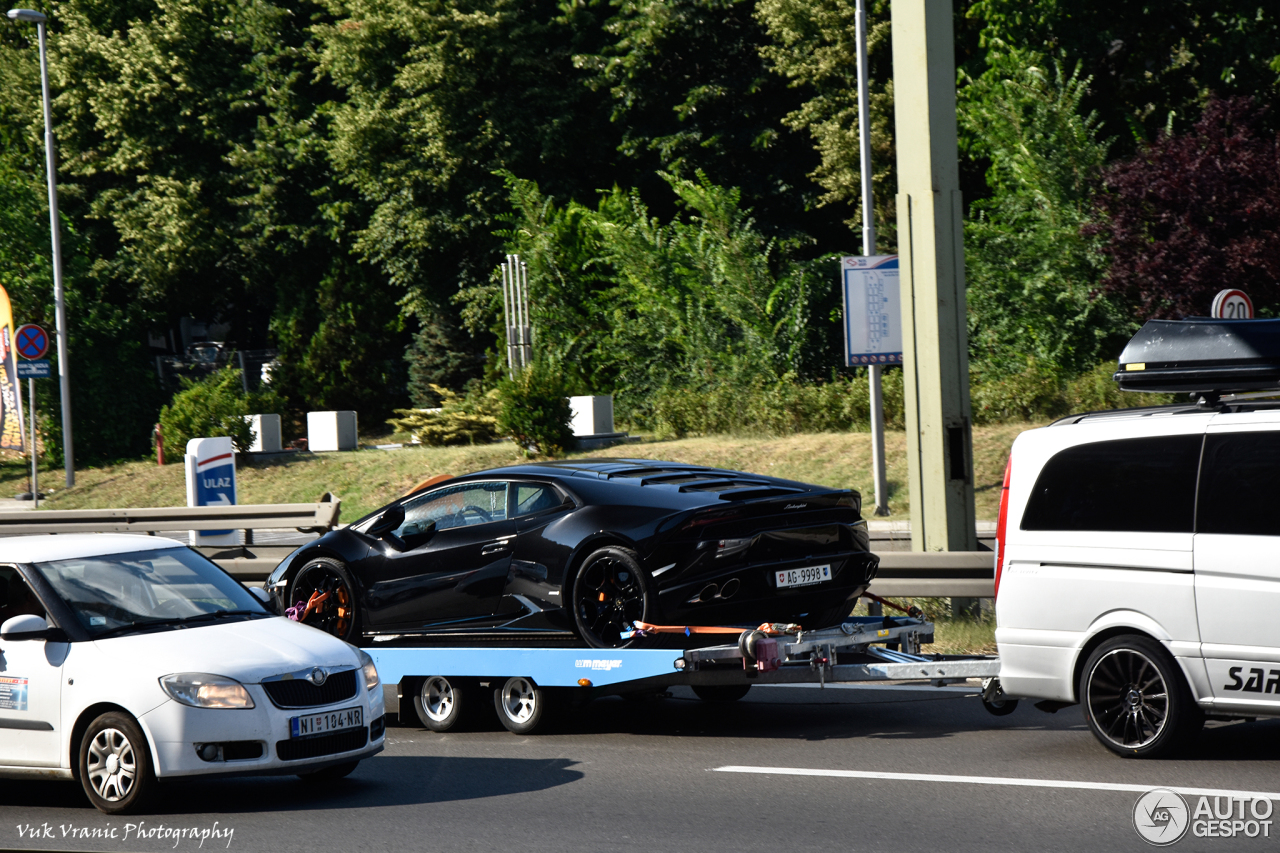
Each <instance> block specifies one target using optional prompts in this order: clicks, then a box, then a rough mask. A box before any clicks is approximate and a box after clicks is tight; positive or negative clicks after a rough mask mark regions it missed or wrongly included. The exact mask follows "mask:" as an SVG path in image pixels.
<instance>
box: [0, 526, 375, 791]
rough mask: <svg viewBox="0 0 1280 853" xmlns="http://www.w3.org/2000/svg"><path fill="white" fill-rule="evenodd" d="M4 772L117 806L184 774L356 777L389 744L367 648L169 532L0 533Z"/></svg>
mask: <svg viewBox="0 0 1280 853" xmlns="http://www.w3.org/2000/svg"><path fill="white" fill-rule="evenodd" d="M0 601H3V606H0V641H2V642H3V643H4V648H3V652H2V654H0V777H7V778H40V779H47V778H51V777H52V778H63V779H77V780H79V782H80V783H81V785H82V786H83V788H84V791H85V793H86V794H87V795H88V797H89V800H90V801H91V802H92V803H93V804H94V806H96V807H97V808H98V809H100V810H101V811H103V812H106V813H108V814H117V813H128V812H135V811H138V810H139V809H141V808H143V807H144V806H145V804H146V801H147V799H148V798H149V795H150V794H151V792H152V790H153V788H154V787H155V784H156V782H157V781H164V780H166V779H173V778H178V777H184V776H211V775H246V774H255V775H256V774H297V775H299V776H302V777H304V778H309V779H314V780H323V779H334V778H338V777H341V776H345V775H346V774H348V773H350V772H351V771H352V770H354V769H355V767H356V764H357V763H358V762H359V761H361V760H362V759H364V758H367V757H369V756H371V755H374V754H375V753H377V752H379V751H381V750H382V745H383V727H384V713H383V698H382V689H381V687H380V686H379V683H378V674H377V670H376V668H375V667H374V664H373V661H372V660H371V659H370V658H369V656H368V655H367V654H365V653H364V652H362V651H360V650H359V649H356V648H354V647H353V646H350V645H348V644H346V643H344V642H341V641H340V640H337V639H336V638H334V637H332V636H329V635H328V634H325V633H323V632H321V631H316V630H314V629H312V628H309V627H307V626H305V625H299V624H297V623H296V622H291V621H289V620H287V619H281V618H279V617H277V616H275V615H273V614H272V613H271V612H269V611H268V610H267V608H265V607H264V606H263V602H262V601H261V600H260V599H259V598H258V597H256V596H255V595H253V594H251V593H250V591H249V590H247V589H245V588H244V587H243V586H241V585H240V584H239V583H238V582H237V581H236V580H235V579H233V578H232V577H230V576H229V575H227V574H226V573H225V572H224V571H222V569H220V568H218V567H217V566H216V565H214V564H213V563H211V562H210V561H208V560H207V559H205V558H204V557H202V556H201V555H200V554H198V553H196V552H195V551H192V550H191V549H190V548H187V547H185V546H183V545H182V544H180V543H178V542H175V541H173V540H170V539H162V538H159V537H151V536H135V535H121V534H108V533H102V534H72V535H60V536H23V537H12V538H6V539H0Z"/></svg>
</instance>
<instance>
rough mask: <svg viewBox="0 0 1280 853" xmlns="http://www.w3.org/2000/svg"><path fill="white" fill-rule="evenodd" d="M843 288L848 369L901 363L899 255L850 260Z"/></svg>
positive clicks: (842, 267) (844, 271) (842, 265)
mask: <svg viewBox="0 0 1280 853" xmlns="http://www.w3.org/2000/svg"><path fill="white" fill-rule="evenodd" d="M840 271H841V279H842V284H843V287H844V346H845V356H844V363H845V364H846V365H847V366H849V367H855V366H861V365H871V364H901V363H902V308H901V302H900V299H899V294H898V256H897V255H872V256H870V257H857V256H854V257H847V258H843V259H841V262H840Z"/></svg>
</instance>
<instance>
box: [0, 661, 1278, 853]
mask: <svg viewBox="0 0 1280 853" xmlns="http://www.w3.org/2000/svg"><path fill="white" fill-rule="evenodd" d="M729 767H735V768H740V769H738V770H732V771H730V770H724V769H720V768H729ZM780 770H782V771H786V772H785V773H780V772H779V771H780ZM1277 770H1280V721H1259V722H1256V723H1232V724H1221V723H1211V724H1210V727H1209V728H1208V729H1206V731H1205V733H1204V734H1203V736H1202V737H1201V739H1200V741H1199V744H1198V745H1197V747H1196V748H1195V750H1194V751H1193V752H1191V753H1189V754H1188V755H1186V756H1185V757H1183V758H1181V759H1179V760H1170V761H1132V760H1124V759H1120V758H1117V757H1115V756H1112V755H1111V754H1110V753H1108V752H1106V751H1104V750H1103V748H1102V747H1101V746H1100V745H1099V744H1098V743H1097V742H1096V741H1094V739H1093V737H1092V735H1090V734H1089V732H1088V731H1087V730H1086V729H1085V727H1084V725H1083V722H1082V721H1081V718H1080V714H1079V711H1078V709H1075V708H1069V709H1066V710H1065V711H1061V712H1059V713H1058V714H1056V715H1048V714H1044V713H1042V712H1040V711H1037V710H1035V709H1034V708H1031V707H1028V706H1026V705H1023V706H1020V707H1019V708H1018V709H1017V710H1016V711H1015V712H1014V713H1013V714H1011V715H1009V716H1006V717H993V716H991V715H989V714H987V713H986V711H984V710H983V708H982V706H981V704H980V703H979V701H978V700H977V699H976V698H974V695H973V694H971V693H966V692H965V691H963V690H960V689H955V688H947V689H943V690H935V689H932V688H923V687H922V688H914V689H907V690H903V689H894V688H889V687H884V686H878V687H868V688H827V689H825V690H819V689H818V688H816V687H763V688H762V687H756V688H755V689H753V690H752V692H751V694H750V695H748V696H747V698H746V699H744V700H742V701H740V702H736V703H731V704H718V705H717V704H709V703H704V702H700V701H698V700H696V699H695V698H693V696H692V694H691V693H688V692H686V691H684V690H683V689H682V688H681V689H677V690H676V691H675V695H674V696H673V697H672V698H669V699H664V700H657V701H653V702H629V701H625V700H622V699H616V698H612V699H606V700H601V701H598V702H596V703H595V704H593V705H591V706H590V707H588V708H587V709H584V710H582V711H579V712H577V714H576V716H575V717H573V718H572V720H571V722H570V723H569V724H568V725H567V726H565V727H564V728H563V730H562V731H561V732H560V733H558V734H549V735H539V736H532V737H517V736H515V735H512V734H509V733H507V732H506V731H505V730H503V729H501V728H500V727H499V726H498V724H497V722H496V719H491V720H487V721H481V724H480V725H478V726H475V727H473V728H472V729H471V730H469V731H464V732H458V733H449V734H447V735H435V734H431V733H429V732H427V731H425V730H423V729H421V728H417V727H398V728H392V729H390V730H389V737H388V746H387V749H386V751H385V752H384V753H382V754H381V755H379V756H377V757H375V758H373V759H371V760H369V761H366V762H365V763H363V764H361V766H360V767H359V768H358V769H357V770H356V772H355V773H354V774H353V775H352V776H351V777H349V778H348V779H346V780H343V781H341V782H338V783H329V784H328V785H326V786H324V787H313V786H309V785H307V784H305V783H302V782H300V781H298V780H295V779H292V778H251V779H239V780H218V781H203V782H186V783H181V784H173V785H170V786H168V787H167V788H166V789H165V790H164V792H163V794H162V795H161V796H160V798H159V801H158V802H157V803H156V804H155V808H154V810H153V812H154V813H153V814H150V815H146V816H141V817H131V818H108V817H106V816H104V815H102V814H99V813H98V812H96V811H94V810H93V809H92V808H91V807H90V806H89V805H88V803H87V802H86V801H85V799H84V797H83V795H82V794H81V792H80V790H79V787H78V786H76V785H73V784H70V783H58V782H38V783H35V782H14V781H0V847H4V848H10V847H12V848H29V849H45V850H55V849H56V850H113V851H152V850H155V851H160V850H171V849H178V850H192V849H214V850H217V849H228V848H229V849H232V850H241V851H258V850H261V851H273V853H276V852H277V851H278V853H285V851H307V853H315V851H329V850H334V851H356V850H397V851H398V850H405V851H427V853H434V851H441V853H446V852H447V853H455V851H471V850H476V851H536V850H547V851H579V850H581V851H592V852H593V853H595V851H615V850H616V851H685V850H689V851H699V853H702V851H705V853H719V851H725V853H742V852H743V851H768V853H776V851H799V850H894V851H906V850H921V851H923V850H928V851H953V850H981V851H984V853H985V851H992V850H1035V851H1040V850H1071V851H1081V850H1147V849H1150V847H1149V846H1148V845H1147V844H1146V843H1145V842H1144V841H1143V840H1142V839H1141V838H1140V837H1139V836H1138V834H1137V832H1136V831H1135V829H1134V826H1133V812H1134V806H1135V803H1136V801H1137V800H1138V798H1139V796H1140V795H1141V794H1140V792H1141V791H1143V790H1145V789H1146V788H1148V787H1150V788H1155V787H1161V786H1165V787H1178V788H1198V789H1213V790H1214V791H1218V790H1219V789H1221V790H1222V791H1241V790H1243V791H1261V792H1275V791H1280V772H1277ZM797 771H802V772H806V773H808V772H825V771H837V772H843V773H844V774H845V775H837V776H826V775H794V774H795V773H796V772H797ZM877 772H879V773H886V774H899V775H897V776H895V777H893V778H868V776H867V775H866V774H874V773H877ZM788 774H790V775H788ZM850 774H852V775H850ZM858 774H863V775H858ZM946 777H967V778H966V779H963V780H957V779H955V778H946ZM1011 780H1034V781H1033V782H1032V783H1030V784H1027V783H1024V784H1009V783H1010V781H1011ZM1063 782H1066V783H1071V784H1069V785H1067V786H1065V787H1045V786H1046V785H1053V784H1058V783H1063ZM1107 784H1110V785H1117V786H1122V787H1121V789H1120V790H1108V789H1105V788H1102V787H1100V785H1107ZM1123 786H1131V788H1124V787H1123ZM1273 799H1275V800H1280V793H1277V794H1275V795H1274V798H1273ZM1187 800H1188V802H1189V803H1190V804H1191V806H1192V807H1193V808H1194V807H1195V803H1196V798H1195V797H1194V796H1188V797H1187ZM1220 803H1221V805H1222V807H1223V808H1225V807H1227V805H1228V803H1227V801H1226V800H1221V801H1220ZM1246 816H1247V809H1246ZM1271 819H1272V820H1273V822H1274V825H1273V826H1272V827H1270V829H1271V830H1273V831H1271V833H1270V837H1267V838H1263V837H1257V838H1248V837H1244V836H1239V837H1236V838H1232V839H1224V838H1204V837H1201V838H1196V837H1193V836H1192V835H1191V834H1190V833H1188V835H1187V836H1186V837H1184V838H1183V839H1182V840H1181V841H1179V842H1177V843H1176V844H1175V845H1174V847H1173V849H1175V850H1209V851H1216V850H1234V849H1248V850H1264V849H1276V848H1277V847H1278V846H1280V810H1277V811H1276V813H1275V814H1274V815H1273V816H1272V818H1271ZM19 826H35V827H41V828H43V827H45V826H47V827H48V834H47V835H44V836H42V837H40V838H37V839H32V838H29V837H27V836H26V835H25V834H24V835H20V833H19ZM139 828H141V829H142V831H143V833H144V837H141V838H140V837H139V836H138V830H139ZM179 828H189V829H195V830H197V831H201V830H207V831H212V830H216V831H217V832H219V833H224V834H223V835H221V836H220V837H217V838H215V837H209V838H208V839H207V840H205V841H204V842H203V846H201V843H200V841H199V839H196V838H190V837H188V838H182V837H175V836H173V835H172V834H164V833H166V832H172V831H173V830H174V829H179ZM228 830H230V831H232V834H231V835H230V837H228V836H227V835H226V834H225V833H227V831H228ZM95 832H96V833H98V834H100V835H102V834H106V835H108V836H109V835H110V834H111V833H113V832H114V834H115V837H114V838H110V837H107V838H99V839H97V840H94V839H83V838H78V837H77V836H78V835H80V834H82V833H95ZM148 833H154V834H150V835H148Z"/></svg>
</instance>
